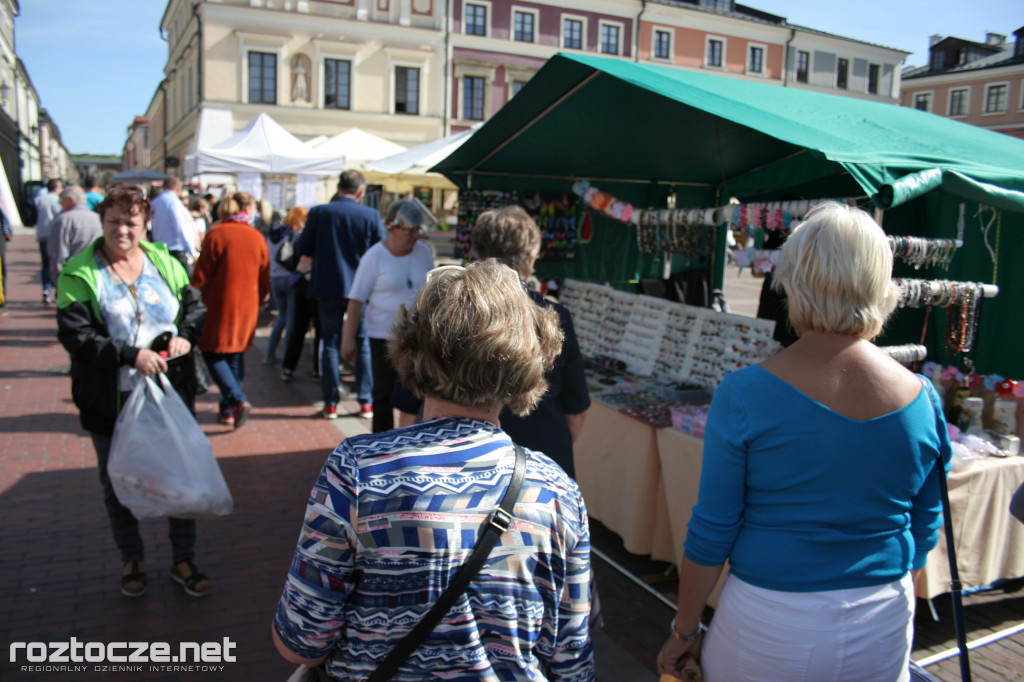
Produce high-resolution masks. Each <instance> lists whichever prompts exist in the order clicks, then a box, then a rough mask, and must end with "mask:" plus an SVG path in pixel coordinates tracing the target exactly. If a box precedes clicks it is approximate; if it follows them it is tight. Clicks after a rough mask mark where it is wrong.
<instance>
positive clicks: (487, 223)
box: [469, 206, 540, 280]
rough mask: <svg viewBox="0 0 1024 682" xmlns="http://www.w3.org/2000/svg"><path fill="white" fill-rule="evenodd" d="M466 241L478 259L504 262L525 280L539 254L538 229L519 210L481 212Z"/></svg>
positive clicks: (528, 215)
mask: <svg viewBox="0 0 1024 682" xmlns="http://www.w3.org/2000/svg"><path fill="white" fill-rule="evenodd" d="M469 241H470V244H472V246H473V251H474V252H475V253H476V257H477V258H479V259H481V260H483V259H485V258H497V259H499V260H502V261H505V262H506V263H508V264H509V265H511V266H512V267H514V268H515V269H516V271H517V272H518V273H519V278H520V279H522V280H525V279H526V278H527V277H529V276H530V274H531V273H532V272H533V261H534V260H535V259H536V258H537V255H538V254H539V253H540V228H539V227H537V223H535V222H533V218H531V217H530V214H529V213H527V212H526V211H524V210H523V209H522V208H521V207H519V206H505V207H503V208H497V209H492V210H490V211H484V212H483V213H481V214H480V217H479V218H477V219H476V224H475V225H473V229H472V230H471V231H470V233H469Z"/></svg>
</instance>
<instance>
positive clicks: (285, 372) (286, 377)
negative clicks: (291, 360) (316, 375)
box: [281, 369, 294, 381]
mask: <svg viewBox="0 0 1024 682" xmlns="http://www.w3.org/2000/svg"><path fill="white" fill-rule="evenodd" d="M293 373H294V371H293V370H290V369H282V370H281V381H291V380H292V374H293Z"/></svg>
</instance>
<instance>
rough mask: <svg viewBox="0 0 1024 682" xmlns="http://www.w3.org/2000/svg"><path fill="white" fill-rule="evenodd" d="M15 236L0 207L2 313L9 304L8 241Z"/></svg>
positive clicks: (0, 296)
mask: <svg viewBox="0 0 1024 682" xmlns="http://www.w3.org/2000/svg"><path fill="white" fill-rule="evenodd" d="M13 238H14V229H13V228H12V227H11V222H10V221H9V220H7V214H6V213H4V211H3V209H0V313H2V311H3V309H4V308H5V307H6V306H7V242H9V241H11V239H13Z"/></svg>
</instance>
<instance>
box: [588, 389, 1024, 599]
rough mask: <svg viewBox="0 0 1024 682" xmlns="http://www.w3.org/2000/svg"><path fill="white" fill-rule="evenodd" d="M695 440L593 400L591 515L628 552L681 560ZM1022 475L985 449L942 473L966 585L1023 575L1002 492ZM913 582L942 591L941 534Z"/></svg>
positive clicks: (1016, 530) (1022, 548)
mask: <svg viewBox="0 0 1024 682" xmlns="http://www.w3.org/2000/svg"><path fill="white" fill-rule="evenodd" d="M703 448H704V441H703V439H700V438H694V437H692V436H688V435H686V434H684V433H681V432H679V431H676V430H674V429H656V428H654V427H651V426H648V425H646V424H644V423H642V422H640V421H638V420H636V419H633V418H631V417H628V416H626V415H624V414H622V413H621V412H619V411H617V410H614V409H612V408H610V407H608V406H607V405H603V404H601V403H597V402H595V403H594V404H593V406H592V407H591V409H590V412H589V413H588V415H587V421H586V423H585V425H584V428H583V433H582V434H581V435H580V438H579V440H578V441H577V442H576V447H575V458H576V473H577V478H578V480H579V483H580V488H581V489H582V490H583V496H584V499H585V500H586V503H587V509H588V511H589V513H590V515H591V516H593V517H594V518H596V519H598V520H599V521H601V522H602V523H604V524H605V525H606V526H608V527H609V528H611V529H612V530H613V531H615V532H616V533H618V534H619V536H620V537H622V540H623V544H624V545H625V547H626V549H627V550H629V551H630V552H633V553H634V554H650V555H651V556H653V557H654V558H655V559H659V560H661V561H671V562H675V563H676V565H679V564H680V563H681V562H682V559H683V541H684V540H685V539H686V524H687V523H688V522H689V520H690V515H691V512H692V509H693V505H694V504H695V503H696V501H697V493H698V490H699V487H700V471H701V458H702V455H703ZM1022 481H1024V457H1009V458H1006V459H1001V458H994V457H990V458H988V459H984V460H979V461H977V462H975V463H974V464H973V465H972V466H971V467H970V468H969V469H967V470H966V471H963V472H960V473H954V474H951V475H950V477H949V488H950V493H949V494H950V504H951V505H952V508H953V520H954V533H955V535H956V538H957V565H958V566H959V568H960V579H961V581H963V583H964V586H965V587H974V586H983V585H990V584H991V583H992V582H993V581H995V580H998V579H1000V578H1019V577H1021V576H1024V524H1022V523H1020V522H1019V521H1017V520H1016V519H1014V518H1013V517H1012V516H1010V514H1009V505H1010V497H1012V495H1013V493H1014V491H1015V490H1016V489H1017V487H1018V486H1020V484H1021V482H1022ZM915 591H916V593H917V596H919V597H926V598H931V597H934V596H936V595H938V594H942V593H943V592H948V591H949V565H948V563H947V558H946V543H945V539H944V537H940V540H939V545H938V546H937V547H936V548H935V549H934V550H933V551H932V552H931V554H929V556H928V564H927V565H926V566H925V568H924V570H923V571H922V572H921V574H919V575H918V578H917V581H916V583H915ZM716 593H717V590H716ZM714 602H715V598H714V597H712V599H711V601H710V603H711V604H712V605H713V604H714Z"/></svg>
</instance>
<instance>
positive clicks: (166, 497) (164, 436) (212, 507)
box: [107, 373, 234, 519]
mask: <svg viewBox="0 0 1024 682" xmlns="http://www.w3.org/2000/svg"><path fill="white" fill-rule="evenodd" d="M159 381H160V385H157V382H156V381H155V380H154V379H153V378H152V377H145V380H143V381H140V382H139V383H138V385H137V386H136V387H135V389H134V390H133V391H132V393H131V395H130V396H129V397H128V401H127V402H126V403H125V405H124V409H122V410H121V414H120V415H118V417H117V423H116V425H115V426H114V437H113V439H112V442H111V445H110V459H109V460H108V463H107V473H108V474H109V475H110V482H111V483H112V484H113V486H114V492H115V493H116V494H117V499H118V500H120V501H121V504H123V505H124V506H126V507H128V509H130V510H131V511H132V514H134V515H135V517H136V518H138V519H149V518H154V517H158V516H174V517H177V518H182V519H196V518H203V517H210V516H224V515H226V514H230V513H231V511H232V509H233V507H234V502H233V500H232V499H231V491H229V490H228V485H227V483H226V482H225V481H224V475H223V474H222V473H221V471H220V467H219V466H218V465H217V460H216V459H215V458H214V456H213V448H212V447H210V441H209V440H208V439H207V438H206V434H204V433H203V432H202V430H201V429H200V428H199V424H197V423H196V420H195V417H193V416H192V413H191V412H189V409H188V407H186V406H185V403H184V402H183V401H182V399H181V397H180V396H179V395H178V392H177V391H175V390H174V388H173V387H172V386H171V382H170V381H168V380H167V377H166V376H165V375H164V374H163V373H161V374H160V379H159ZM161 386H162V387H163V390H161Z"/></svg>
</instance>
